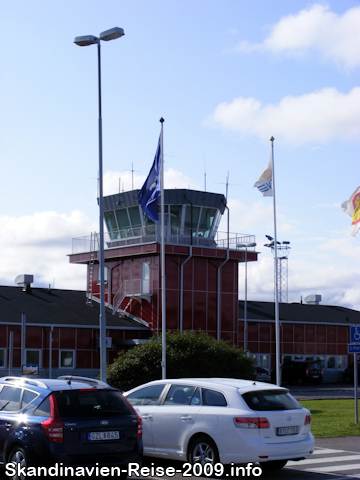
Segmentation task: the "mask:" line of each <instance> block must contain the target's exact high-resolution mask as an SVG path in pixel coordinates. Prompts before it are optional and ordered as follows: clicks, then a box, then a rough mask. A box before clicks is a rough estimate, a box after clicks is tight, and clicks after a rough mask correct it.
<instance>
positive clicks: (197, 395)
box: [190, 388, 201, 405]
mask: <svg viewBox="0 0 360 480" xmlns="http://www.w3.org/2000/svg"><path fill="white" fill-rule="evenodd" d="M190 405H201V391H200V388H197V389H196V390H195V392H194V394H193V396H192V397H191V400H190Z"/></svg>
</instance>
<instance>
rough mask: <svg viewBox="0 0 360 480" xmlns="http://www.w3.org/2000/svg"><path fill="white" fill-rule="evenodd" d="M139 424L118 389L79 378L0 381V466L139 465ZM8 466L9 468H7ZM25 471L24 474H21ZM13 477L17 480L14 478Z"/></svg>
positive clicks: (8, 472) (11, 469)
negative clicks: (0, 464)
mask: <svg viewBox="0 0 360 480" xmlns="http://www.w3.org/2000/svg"><path fill="white" fill-rule="evenodd" d="M142 451H143V446H142V422H141V419H140V418H139V416H138V415H137V414H136V412H135V411H134V409H133V408H132V406H131V405H130V404H129V403H128V401H127V400H126V399H125V398H124V397H123V396H122V394H121V393H120V391H119V390H117V389H115V388H112V387H110V386H109V385H108V384H106V383H104V382H100V381H98V380H94V379H88V378H83V377H59V378H58V379H56V380H48V379H41V380H32V379H26V378H22V377H2V378H0V462H1V463H3V464H5V465H6V474H7V475H10V474H13V473H14V471H15V467H16V472H21V469H20V470H19V466H20V467H21V468H23V470H22V472H25V473H26V469H27V468H30V467H39V466H42V467H50V466H54V465H56V464H57V466H59V465H60V466H73V467H80V466H81V467H85V466H88V467H90V466H95V467H97V468H100V467H103V466H107V467H110V466H123V467H124V468H123V470H122V471H125V470H126V466H127V465H128V464H129V463H138V464H141V461H142ZM11 462H13V463H11ZM24 469H25V470H24ZM13 478H21V475H18V474H17V473H16V474H15V475H13Z"/></svg>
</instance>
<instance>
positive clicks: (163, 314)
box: [160, 118, 166, 379]
mask: <svg viewBox="0 0 360 480" xmlns="http://www.w3.org/2000/svg"><path fill="white" fill-rule="evenodd" d="M160 123H161V139H160V149H161V162H160V165H161V167H160V168H161V175H160V191H161V195H160V197H161V318H162V324H161V332H162V334H161V342H162V348H161V351H162V359H161V369H162V378H163V379H165V378H166V301H165V298H166V290H165V288H166V285H165V238H164V236H165V233H164V224H165V218H164V216H165V208H164V207H165V205H164V202H165V198H164V150H163V148H164V142H163V124H164V119H163V118H160Z"/></svg>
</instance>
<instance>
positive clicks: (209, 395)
mask: <svg viewBox="0 0 360 480" xmlns="http://www.w3.org/2000/svg"><path fill="white" fill-rule="evenodd" d="M202 398H203V405H211V406H214V407H226V406H227V402H226V399H225V397H224V395H223V394H222V393H221V392H216V391H215V390H208V389H207V388H203V389H202Z"/></svg>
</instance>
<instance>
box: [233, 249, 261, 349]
mask: <svg viewBox="0 0 360 480" xmlns="http://www.w3.org/2000/svg"><path fill="white" fill-rule="evenodd" d="M236 246H237V247H238V248H245V303H244V350H245V351H246V350H247V343H248V328H247V250H248V248H249V247H256V243H238V244H237V245H236Z"/></svg>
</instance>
